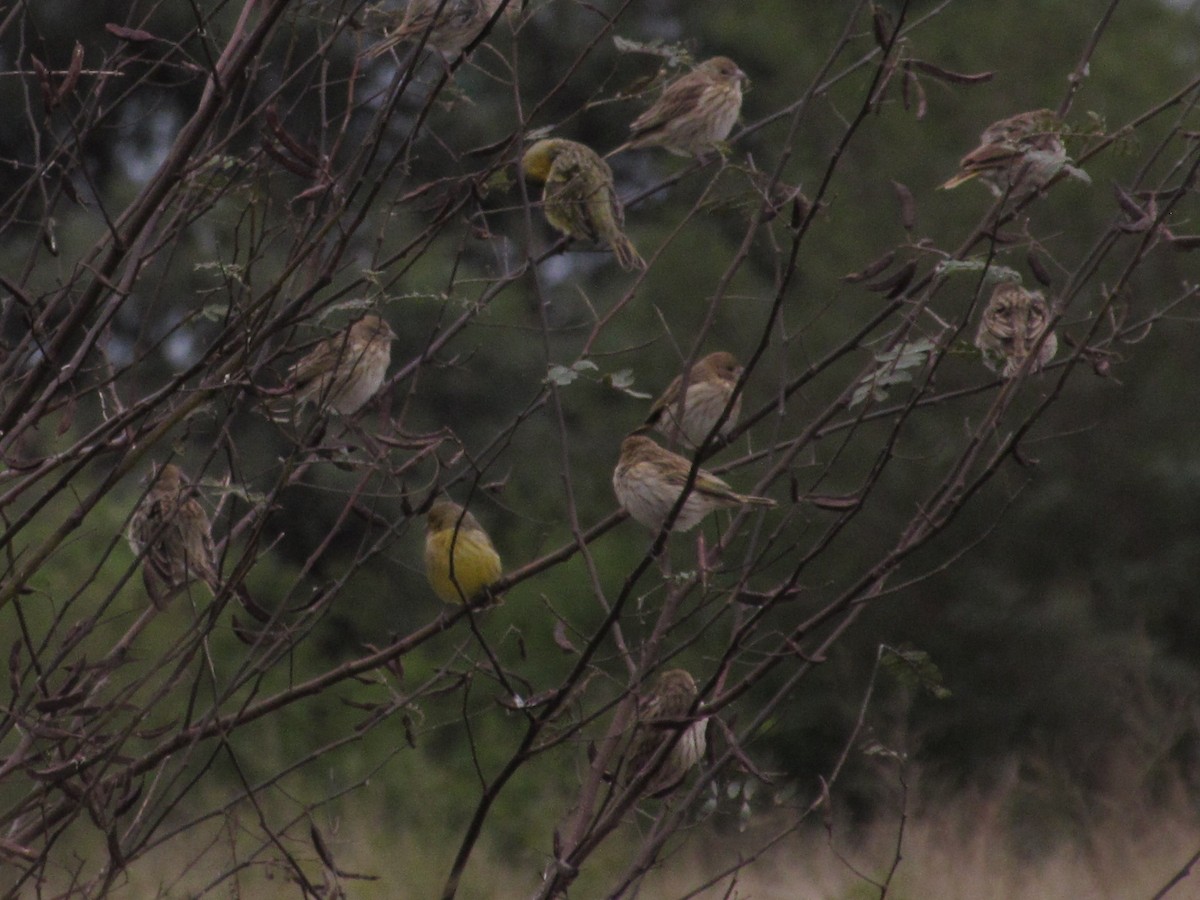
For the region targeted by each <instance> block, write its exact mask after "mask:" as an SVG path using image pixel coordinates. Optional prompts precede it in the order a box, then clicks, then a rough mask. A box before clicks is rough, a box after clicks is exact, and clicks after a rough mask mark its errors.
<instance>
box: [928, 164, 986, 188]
mask: <svg viewBox="0 0 1200 900" xmlns="http://www.w3.org/2000/svg"><path fill="white" fill-rule="evenodd" d="M978 174H979V170H978V169H976V170H974V171H971V172H959V173H958V174H957V175H955V176H954V177H953V178H951V179H949V180H947V181H944V182H942V183H941V184H939V185H938V190H940V191H948V190H951V189H952V188H956V187H958V186H959V185H960V184H962V183H963V182H964V181H970V180H971V179H972V178H974V177H975V176H976V175H978Z"/></svg>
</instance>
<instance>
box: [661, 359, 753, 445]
mask: <svg viewBox="0 0 1200 900" xmlns="http://www.w3.org/2000/svg"><path fill="white" fill-rule="evenodd" d="M742 372H743V369H742V367H741V366H740V365H739V364H738V361H737V359H736V358H735V357H734V355H733V354H732V353H728V352H726V351H724V350H718V351H717V352H716V353H710V354H708V356H705V357H702V358H701V359H699V360H697V362H696V364H695V365H693V366H692V367H691V368H690V369H689V370H688V372H687V376H686V377H685V376H683V375H677V376H675V380H674V381H672V382H671V383H670V384H669V385H667V389H666V390H665V391H663V393H662V396H660V397H659V398H658V399H657V400H655V401H654V405H653V406H651V407H650V415H649V417H648V418H647V419H646V424H647V425H653V426H654V427H655V428H656V429H658V431H659V432H661V433H662V434H663V435H665V436H666V438H667V439H668V440H669V441H683V442H685V443H686V444H687V446H689V447H691V448H692V449H695V448H696V447H699V446H700V445H701V444H703V443H704V439H705V438H707V437H708V435H709V433H710V432H712V430H713V426H714V425H716V424H717V419H719V418H720V417H721V414H722V413H723V412H724V411H725V408H726V407H727V406H729V399H730V397H732V396H733V389H734V386H735V385H736V384H737V382H738V379H739V378H741V377H742ZM685 384H686V385H687V387H686V389H685V388H684V385H685ZM680 394H683V416H682V417H681V418H680V417H679V399H680ZM741 412H742V395H741V394H738V398H737V400H735V401H734V402H733V406H732V407H731V408H730V410H729V415H728V416H727V417H726V418H725V421H724V423H723V424H722V425H721V432H720V437H726V436H727V435H728V434H729V432H730V431H732V430H733V427H734V426H735V425H737V420H738V416H739V415H740V414H741Z"/></svg>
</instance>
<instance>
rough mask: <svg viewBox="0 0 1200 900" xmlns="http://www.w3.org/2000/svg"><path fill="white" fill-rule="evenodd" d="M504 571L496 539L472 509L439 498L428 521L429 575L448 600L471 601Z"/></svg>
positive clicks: (435, 587)
mask: <svg viewBox="0 0 1200 900" xmlns="http://www.w3.org/2000/svg"><path fill="white" fill-rule="evenodd" d="M502 573H503V568H502V567H501V565H500V554H498V553H497V552H496V548H495V547H494V546H493V545H492V539H491V538H490V537H488V534H487V532H486V531H484V530H483V527H482V526H480V524H479V522H478V521H476V519H475V517H474V516H473V515H471V514H470V513H469V512H464V511H463V508H462V507H461V506H459V505H458V504H457V503H455V502H453V501H451V500H445V499H440V500H435V501H434V503H433V506H431V507H430V508H429V513H428V515H427V516H426V520H425V575H426V577H427V578H428V579H429V584H430V585H431V586H432V587H433V590H434V592H435V593H436V594H437V595H438V597H440V598H441V599H442V601H443V602H444V603H470V602H472V601H474V600H476V599H478V598H479V597H480V595H484V594H486V591H487V588H488V587H490V586H491V585H492V584H494V583H495V582H496V581H498V580H499V578H500V575H501V574H502Z"/></svg>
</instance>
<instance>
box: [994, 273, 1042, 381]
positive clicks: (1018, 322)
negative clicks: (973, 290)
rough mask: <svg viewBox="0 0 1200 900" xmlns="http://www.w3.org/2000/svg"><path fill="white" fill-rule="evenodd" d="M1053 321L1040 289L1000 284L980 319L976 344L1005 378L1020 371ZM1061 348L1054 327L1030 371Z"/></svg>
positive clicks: (1035, 369)
mask: <svg viewBox="0 0 1200 900" xmlns="http://www.w3.org/2000/svg"><path fill="white" fill-rule="evenodd" d="M1049 324H1050V307H1049V304H1047V303H1046V298H1045V297H1043V296H1042V294H1041V292H1040V291H1027V290H1025V289H1024V288H1023V287H1021V286H1020V285H1018V284H1012V283H1004V284H1000V285H998V286H997V287H996V289H995V290H994V291H993V292H992V296H991V298H990V299H989V300H988V304H987V306H986V307H985V308H984V310H983V315H982V316H980V319H979V330H978V331H977V332H976V333H975V346H976V347H978V348H979V349H980V350H981V351H983V361H984V363H986V364H987V367H988V368H989V369H991V370H992V371H993V372H999V373H1000V374H1001V375H1003V376H1004V377H1005V378H1011V377H1012V376H1014V375H1016V374H1017V371H1018V370H1019V369H1020V368H1021V365H1022V364H1023V363H1024V362H1025V359H1026V357H1028V356H1029V354H1030V353H1032V352H1033V348H1034V346H1036V344H1037V342H1038V339H1039V338H1040V337H1041V336H1042V334H1043V333H1044V332H1045V331H1046V329H1047V328H1048V327H1049ZM1056 352H1058V337H1057V336H1056V335H1055V334H1054V332H1053V331H1051V332H1050V333H1049V334H1046V339H1045V340H1044V341H1042V345H1041V348H1040V350H1039V352H1038V355H1037V358H1036V359H1035V360H1033V361H1032V363H1031V364H1030V366H1029V371H1030V372H1031V373H1032V372H1037V371H1038V370H1040V369H1041V368H1042V367H1043V366H1044V365H1046V363H1048V362H1050V360H1052V359H1053V358H1054V354H1055V353H1056Z"/></svg>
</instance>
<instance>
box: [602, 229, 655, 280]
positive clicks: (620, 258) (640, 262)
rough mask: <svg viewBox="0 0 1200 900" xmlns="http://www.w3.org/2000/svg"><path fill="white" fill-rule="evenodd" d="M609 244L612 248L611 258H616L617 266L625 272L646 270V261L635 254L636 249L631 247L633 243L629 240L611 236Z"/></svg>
mask: <svg viewBox="0 0 1200 900" xmlns="http://www.w3.org/2000/svg"><path fill="white" fill-rule="evenodd" d="M609 244H610V245H611V246H612V252H613V256H615V257H616V258H617V264H618V265H620V267H621V268H622V269H624V270H625V271H627V272H631V271H634V270H635V269H645V268H646V261H645V260H644V259H642V256H641V254H640V253H638V252H637V248H636V247H634V246H633V241H631V240H629V238H627V237H625V235H623V234H617V235H613V238H612V240H611V241H609Z"/></svg>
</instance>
